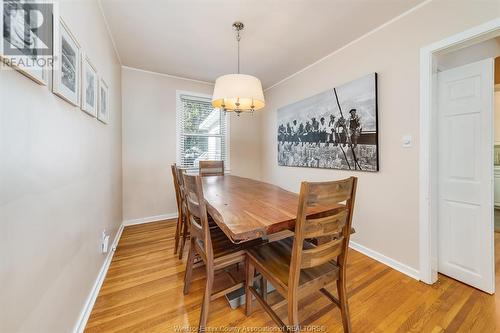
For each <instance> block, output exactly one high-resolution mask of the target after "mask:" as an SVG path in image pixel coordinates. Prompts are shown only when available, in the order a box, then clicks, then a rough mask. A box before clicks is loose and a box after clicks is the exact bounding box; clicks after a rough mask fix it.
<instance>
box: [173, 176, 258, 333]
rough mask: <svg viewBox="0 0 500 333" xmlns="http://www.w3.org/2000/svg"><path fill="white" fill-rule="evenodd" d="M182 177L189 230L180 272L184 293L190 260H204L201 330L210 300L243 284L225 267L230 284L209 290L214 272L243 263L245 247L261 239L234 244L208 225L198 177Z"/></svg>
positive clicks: (241, 280) (241, 278) (192, 262)
mask: <svg viewBox="0 0 500 333" xmlns="http://www.w3.org/2000/svg"><path fill="white" fill-rule="evenodd" d="M183 177H184V190H185V198H186V203H187V221H189V223H190V231H191V239H190V243H189V255H188V259H187V263H186V271H185V275H184V294H188V293H189V288H190V285H191V277H192V272H193V266H194V260H195V257H196V256H197V255H198V256H199V257H200V258H201V259H202V260H203V262H204V263H205V269H206V286H205V293H204V296H203V303H202V306H201V314H200V322H199V327H198V330H199V332H204V330H205V327H206V324H207V320H208V312H209V305H210V302H211V301H213V300H214V299H217V298H219V297H222V296H224V295H225V294H227V293H229V292H231V291H234V290H237V289H240V288H242V287H244V274H243V276H241V277H238V276H237V274H233V273H232V272H231V271H229V270H228V271H227V272H226V273H227V274H228V275H229V276H228V277H229V279H230V281H231V282H232V283H233V285H231V286H230V287H228V288H225V289H223V290H219V291H216V292H213V285H214V274H215V271H220V270H222V269H226V268H229V267H231V266H237V265H239V264H240V263H241V264H242V263H244V262H245V258H246V255H245V249H246V248H247V247H251V246H258V245H261V244H263V241H262V240H255V241H250V242H245V243H242V244H234V243H233V242H231V240H230V239H229V238H228V237H227V236H226V235H225V234H224V232H223V231H222V230H221V229H220V228H210V226H209V221H208V213H207V208H206V204H205V199H204V196H203V187H202V182H201V177H200V176H190V175H187V174H184V175H183Z"/></svg>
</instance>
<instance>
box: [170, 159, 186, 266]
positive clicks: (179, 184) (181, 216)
mask: <svg viewBox="0 0 500 333" xmlns="http://www.w3.org/2000/svg"><path fill="white" fill-rule="evenodd" d="M171 169H172V178H173V181H174V188H175V198H176V200H177V225H176V227H175V244H174V254H177V252H179V259H182V256H183V253H184V245H185V243H186V239H187V237H188V236H189V231H188V224H187V223H186V209H187V207H186V201H185V199H184V184H183V182H184V179H183V177H182V175H183V174H184V172H185V171H184V169H181V168H179V167H177V165H175V164H172V166H171ZM179 245H180V249H179Z"/></svg>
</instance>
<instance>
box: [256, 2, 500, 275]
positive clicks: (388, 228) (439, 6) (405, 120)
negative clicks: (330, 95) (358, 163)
mask: <svg viewBox="0 0 500 333" xmlns="http://www.w3.org/2000/svg"><path fill="white" fill-rule="evenodd" d="M499 15H500V3H499V2H498V1H483V2H472V1H464V0H456V1H444V0H443V1H441V0H436V1H432V2H430V3H428V4H425V5H424V6H422V7H420V8H418V9H416V10H415V11H413V12H411V13H410V14H408V15H406V16H404V17H402V18H401V19H399V20H396V21H393V22H392V23H390V24H388V25H386V26H385V27H383V28H381V29H379V30H378V31H376V32H374V33H372V34H370V35H368V36H367V37H365V38H363V39H361V40H359V41H357V42H355V43H353V44H351V45H349V46H347V47H345V48H344V49H342V50H340V51H338V52H336V53H334V54H332V55H331V56H329V57H328V58H326V59H324V60H323V61H321V62H319V63H317V64H315V65H313V66H311V67H309V68H308V69H306V70H304V71H302V72H300V73H298V74H297V75H295V76H293V77H292V78H291V79H289V80H287V81H285V82H283V83H282V84H280V85H278V86H276V87H274V88H272V89H270V90H268V91H267V92H266V101H267V106H266V109H265V110H264V111H263V112H262V115H263V117H262V118H261V119H262V123H261V124H262V136H263V137H262V142H263V143H265V144H264V145H263V146H262V178H263V179H264V180H265V181H269V182H272V183H275V184H278V185H280V186H282V187H284V188H286V189H289V190H292V191H298V190H299V183H300V181H301V180H310V181H319V180H332V179H340V178H345V177H348V176H351V175H355V176H357V177H359V190H358V198H357V202H356V211H355V214H354V227H355V228H356V230H357V234H355V235H354V236H353V240H354V241H355V242H357V243H359V244H361V245H363V246H365V247H367V248H369V249H371V250H373V251H376V252H379V253H380V254H383V255H385V256H387V257H389V258H391V259H393V260H396V261H398V262H399V263H401V264H403V265H405V266H406V267H407V268H408V269H410V270H412V271H413V272H415V271H416V270H417V269H418V267H419V256H418V251H419V244H418V231H419V229H418V227H419V226H418V213H419V212H418V185H419V179H418V177H419V170H418V165H419V156H418V153H419V137H418V135H419V52H420V48H421V47H423V46H425V45H427V44H430V43H432V42H435V41H438V40H440V39H443V38H445V37H447V36H450V35H452V34H455V33H458V32H460V31H463V30H466V29H468V28H471V27H473V26H475V25H478V24H481V23H483V22H485V21H488V20H491V19H494V18H497V17H498V16H499ZM325 42H327V41H325ZM371 72H377V73H378V74H379V77H378V80H379V81H378V90H379V91H378V98H379V99H378V110H379V113H378V121H379V148H380V150H379V152H380V172H378V173H364V172H356V173H353V172H349V171H336V170H326V169H325V170H323V169H307V168H290V167H279V166H278V165H277V156H276V155H277V152H276V110H277V109H278V108H280V107H282V106H285V105H288V104H290V103H293V102H295V101H298V100H301V99H303V98H306V97H308V96H312V95H314V94H317V93H319V92H322V91H325V90H326V89H330V88H332V87H335V86H338V85H340V84H343V83H345V82H349V81H351V80H353V79H356V78H359V77H361V76H363V75H365V74H368V73H371ZM405 134H411V135H412V136H413V139H414V142H413V147H412V148H410V149H405V148H402V146H401V144H402V136H403V135H405Z"/></svg>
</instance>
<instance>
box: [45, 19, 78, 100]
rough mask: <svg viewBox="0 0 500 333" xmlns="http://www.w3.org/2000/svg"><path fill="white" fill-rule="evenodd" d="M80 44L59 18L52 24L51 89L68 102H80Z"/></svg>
mask: <svg viewBox="0 0 500 333" xmlns="http://www.w3.org/2000/svg"><path fill="white" fill-rule="evenodd" d="M80 72H81V66H80V45H79V44H78V42H77V41H76V38H75V37H74V36H73V34H72V33H71V31H70V30H69V28H68V26H67V25H66V24H65V23H64V21H63V20H62V19H61V18H59V24H56V25H55V26H54V70H53V81H54V82H53V87H52V91H53V92H54V93H55V94H56V95H58V96H59V97H61V98H63V99H64V100H66V101H67V102H69V103H70V104H72V105H74V106H78V105H79V102H80Z"/></svg>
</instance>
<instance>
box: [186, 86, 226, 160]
mask: <svg viewBox="0 0 500 333" xmlns="http://www.w3.org/2000/svg"><path fill="white" fill-rule="evenodd" d="M177 133H178V136H177V140H178V142H177V148H178V156H177V164H178V165H180V166H181V167H183V168H187V169H198V168H199V161H203V160H223V161H224V165H225V166H226V168H227V166H228V165H229V161H228V157H227V142H226V141H227V120H226V115H225V114H224V112H221V111H220V110H219V109H214V108H213V107H212V103H211V100H210V98H206V97H200V96H195V95H188V94H181V95H180V96H179V98H178V101H177Z"/></svg>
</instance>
